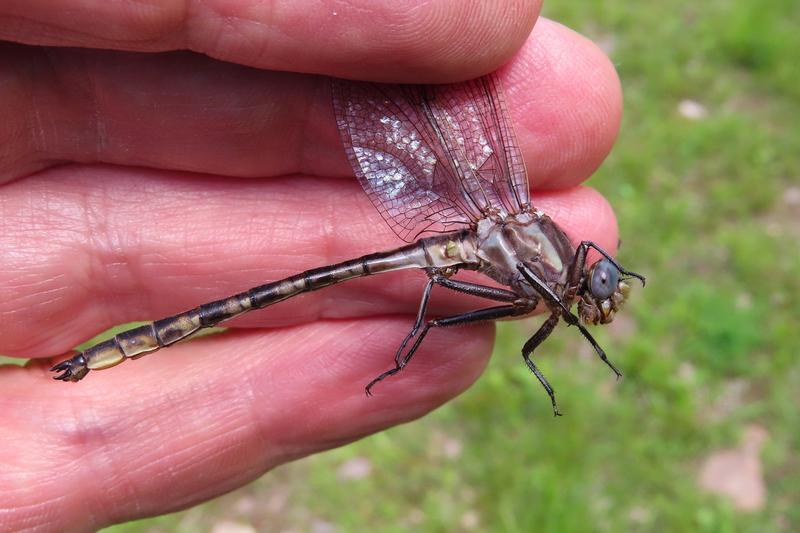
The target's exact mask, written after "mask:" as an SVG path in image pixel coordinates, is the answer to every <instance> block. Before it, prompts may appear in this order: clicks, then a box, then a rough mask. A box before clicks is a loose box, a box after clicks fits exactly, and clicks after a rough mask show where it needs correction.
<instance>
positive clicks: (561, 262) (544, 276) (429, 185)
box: [52, 74, 645, 415]
mask: <svg viewBox="0 0 800 533" xmlns="http://www.w3.org/2000/svg"><path fill="white" fill-rule="evenodd" d="M331 89H332V91H331V92H332V103H333V110H334V115H335V118H336V124H337V126H338V130H339V133H340V135H341V138H342V142H343V145H344V150H345V152H346V154H347V158H348V159H349V161H350V164H351V166H352V168H353V171H354V173H355V175H356V177H357V178H358V180H359V182H360V183H361V186H362V187H363V189H364V191H365V192H366V194H367V196H369V198H370V200H371V201H372V203H373V204H374V206H375V207H376V208H377V210H378V212H379V213H380V215H381V216H382V218H383V219H384V221H385V222H386V223H387V224H388V226H389V227H390V228H391V229H392V230H393V231H394V232H395V233H396V234H397V236H398V237H399V238H400V239H402V240H403V241H405V242H406V245H404V246H401V247H399V248H396V249H394V250H390V251H386V252H380V253H373V254H369V255H365V256H363V257H359V258H356V259H352V260H349V261H344V262H341V263H337V264H333V265H328V266H323V267H320V268H314V269H311V270H306V271H305V272H301V273H299V274H296V275H293V276H290V277H287V278H285V279H281V280H278V281H272V282H270V283H266V284H264V285H260V286H257V287H254V288H251V289H249V290H246V291H244V292H240V293H238V294H235V295H233V296H229V297H227V298H222V299H219V300H215V301H212V302H209V303H205V304H202V305H199V306H197V307H195V308H194V309H190V310H188V311H185V312H183V313H180V314H177V315H174V316H170V317H167V318H163V319H161V320H156V321H154V322H151V323H148V324H145V325H142V326H139V327H135V328H132V329H129V330H127V331H124V332H121V333H118V334H117V335H115V336H114V337H113V338H111V339H109V340H106V341H104V342H100V343H98V344H95V345H93V346H91V347H89V348H87V349H85V350H83V351H81V352H80V353H76V354H75V355H74V356H73V357H71V358H69V359H67V360H65V361H62V362H60V363H58V364H56V365H55V366H54V367H53V368H52V370H53V371H54V372H56V375H55V376H54V379H57V380H62V381H72V382H76V381H79V380H81V379H83V378H84V377H85V376H86V375H87V374H88V373H89V371H91V370H101V369H105V368H109V367H113V366H115V365H117V364H119V363H121V362H123V361H125V360H126V359H136V358H139V357H142V356H143V355H146V354H148V353H151V352H154V351H156V350H158V349H160V348H165V347H168V346H171V345H173V344H175V343H176V342H178V341H181V340H183V339H186V338H187V337H190V336H191V335H193V334H195V333H196V332H198V331H200V330H202V329H204V328H210V327H214V326H217V325H219V324H220V323H222V322H224V321H226V320H230V319H232V318H234V317H237V316H239V315H241V314H243V313H246V312H249V311H253V310H256V309H261V308H264V307H267V306H269V305H273V304H276V303H278V302H281V301H283V300H286V299H287V298H291V297H294V296H297V295H299V294H302V293H305V292H309V291H314V290H318V289H322V288H324V287H328V286H330V285H333V284H336V283H340V282H343V281H347V280H351V279H354V278H359V277H363V276H370V275H374V274H379V273H383V272H392V271H397V270H402V269H412V268H415V269H420V270H422V271H424V273H425V275H426V276H427V283H426V285H425V288H424V289H423V291H422V297H421V301H420V304H419V308H418V311H417V314H416V319H415V321H414V323H413V326H412V327H411V329H410V331H409V332H408V334H407V335H406V336H405V338H404V339H403V340H402V342H401V343H400V346H399V347H398V349H397V352H396V354H395V359H394V366H392V367H391V368H390V369H389V370H387V371H385V372H383V373H382V374H380V375H379V376H377V377H376V378H375V379H373V380H372V381H371V382H370V383H369V384H367V386H366V393H367V396H369V395H371V393H372V389H373V387H374V386H375V385H376V384H378V383H379V382H381V381H383V380H384V379H386V378H389V377H391V376H393V375H395V374H397V373H398V372H400V371H401V370H403V369H404V368H405V367H406V366H407V365H408V364H409V362H410V361H411V359H412V357H413V356H414V354H415V353H416V352H417V350H418V349H419V347H420V345H421V343H422V341H423V340H424V339H425V337H426V336H427V335H428V333H429V332H430V331H431V330H433V329H436V328H446V327H452V326H458V325H464V324H472V323H476V322H485V321H494V320H498V319H504V318H513V317H523V316H525V315H528V314H531V313H532V312H533V311H534V310H536V309H537V307H538V306H540V305H541V306H542V307H543V308H544V309H545V310H546V311H547V312H549V316H548V317H547V318H546V319H545V320H544V322H543V323H542V325H541V326H540V327H539V328H538V330H536V331H535V332H534V333H533V335H532V336H531V337H530V338H529V339H528V341H527V342H525V344H524V345H523V346H522V357H523V359H524V361H525V364H526V365H527V366H528V368H529V369H530V370H531V371H532V372H533V374H534V375H535V376H536V378H537V379H538V380H539V382H540V383H541V385H542V386H543V387H544V390H545V391H546V392H547V394H548V396H549V398H550V402H551V404H552V408H553V413H554V414H555V415H560V414H561V413H560V411H559V408H558V405H557V403H556V396H555V393H554V392H553V387H552V386H551V385H550V383H549V382H548V380H547V378H546V377H545V376H544V374H543V373H542V372H541V371H540V370H539V368H538V367H537V366H536V364H535V363H534V360H533V357H532V356H533V353H534V351H535V350H536V348H537V347H538V346H539V345H540V344H541V343H542V342H543V341H544V340H545V339H546V338H547V337H548V336H549V335H550V333H551V332H552V331H553V330H554V329H555V327H556V325H557V324H558V323H559V322H560V321H561V320H563V321H564V322H566V323H567V324H568V325H570V326H575V327H576V328H577V329H578V330H579V331H580V333H581V334H582V335H583V337H585V339H586V340H587V341H588V342H589V343H590V344H591V345H592V347H593V348H594V351H595V352H596V353H597V355H598V356H599V358H600V359H601V360H602V361H603V362H604V363H605V364H606V365H608V366H609V367H610V368H611V370H612V371H613V372H614V373H615V374H616V376H617V378H619V377H620V376H621V372H620V371H619V370H618V369H617V368H616V367H615V366H614V365H613V364H612V363H611V361H610V360H609V359H608V357H607V356H606V354H605V352H604V351H603V349H602V348H601V347H600V346H599V345H598V343H597V342H596V341H595V339H594V338H593V337H592V335H591V334H590V333H589V331H588V330H587V329H586V327H585V326H586V325H596V324H607V323H609V322H611V321H612V320H613V318H614V315H615V313H616V312H617V311H619V309H620V307H621V306H622V304H623V302H624V301H625V300H626V298H627V296H628V294H629V292H630V288H631V285H630V283H629V280H630V279H631V278H635V279H638V280H639V281H640V282H641V284H642V285H643V286H644V284H645V278H644V276H642V275H640V274H637V273H635V272H630V271H628V270H625V269H624V268H622V267H621V266H620V265H619V263H617V262H616V260H615V259H614V258H613V257H611V255H610V254H608V253H607V252H606V251H605V250H603V249H602V248H601V247H600V246H598V245H597V244H595V243H594V242H592V241H588V240H584V241H582V242H580V243H579V244H578V245H577V246H573V245H572V244H571V242H570V240H569V238H568V237H567V235H566V234H565V233H564V231H563V230H562V229H561V228H560V227H559V226H558V225H557V224H556V223H555V222H554V221H553V220H552V219H551V218H550V217H549V216H548V215H546V214H545V213H544V212H542V211H540V210H539V209H537V208H535V207H533V205H532V204H531V199H530V189H529V184H528V174H527V171H526V168H525V162H524V160H523V158H522V153H521V150H520V148H519V145H518V143H517V140H516V137H515V135H514V130H513V125H512V123H511V120H510V116H509V113H508V109H507V104H506V102H505V99H504V96H503V89H502V86H501V81H500V79H499V77H498V75H497V74H489V75H487V76H484V77H481V78H478V79H474V80H470V81H466V82H461V83H451V84H445V85H391V84H377V83H369V82H356V81H347V80H337V79H333V80H331ZM591 249H594V250H596V251H597V252H598V253H599V255H600V256H601V259H599V260H597V261H596V262H594V263H593V264H592V265H591V266H588V267H587V266H586V259H587V255H588V252H589V250H591ZM461 270H466V271H476V272H478V273H479V274H481V275H482V276H483V278H481V279H484V278H485V279H486V281H485V283H474V282H469V281H464V280H458V279H454V275H455V274H456V273H457V272H459V271H461ZM434 286H438V287H442V288H444V289H449V290H451V291H456V292H459V293H465V294H468V295H472V296H477V297H479V298H482V299H483V300H485V301H487V307H483V308H480V309H476V310H472V311H468V312H464V313H459V314H454V315H452V316H444V317H438V318H432V319H428V318H427V309H428V304H429V301H430V296H431V291H432V289H433V287H434ZM576 304H577V314H576V313H575V312H573V310H572V308H573V306H575V305H576Z"/></svg>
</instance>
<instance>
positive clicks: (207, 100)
mask: <svg viewBox="0 0 800 533" xmlns="http://www.w3.org/2000/svg"><path fill="white" fill-rule="evenodd" d="M12 51H13V53H6V54H0V62H2V61H5V62H6V64H5V65H2V66H3V67H4V68H3V69H2V70H0V72H9V73H14V74H11V80H9V81H8V82H7V83H3V84H0V122H4V123H5V124H7V125H8V126H7V127H6V128H2V129H0V136H1V135H5V136H4V137H3V138H0V145H2V146H4V147H5V149H4V151H2V152H0V180H2V179H4V178H5V179H6V180H8V179H11V178H15V177H18V176H21V175H26V174H28V173H31V172H33V171H35V170H37V169H41V168H44V167H46V166H49V165H52V164H53V163H54V162H70V161H77V162H94V161H101V162H108V163H115V164H120V165H136V166H150V167H155V168H166V169H173V170H187V171H198V172H204V173H214V174H219V175H230V176H276V175H283V174H292V173H304V174H313V175H322V176H331V175H339V176H351V175H352V171H351V169H350V167H349V165H348V163H347V161H346V158H345V156H344V151H343V150H342V146H341V141H340V139H339V135H338V133H337V131H336V128H335V123H334V119H333V111H332V107H331V103H330V92H329V90H328V87H327V83H326V82H325V80H323V79H321V78H316V77H309V76H299V75H295V74H287V73H275V72H264V71H258V70H254V69H248V68H245V67H239V66H235V65H231V64H227V63H221V62H216V61H211V60H209V59H207V58H203V57H200V56H197V55H193V54H186V53H182V54H162V55H148V56H143V55H131V54H120V53H109V52H93V51H81V50H47V49H31V48H24V47H15V48H14V50H12ZM502 75H503V77H504V79H505V86H506V93H507V99H508V104H509V105H508V107H509V110H510V112H511V115H512V121H513V123H514V125H515V129H516V131H517V133H518V136H519V141H520V143H521V146H522V149H523V155H524V156H525V160H526V162H527V165H528V171H529V174H530V177H531V181H532V183H533V185H534V187H535V188H542V187H550V188H553V187H564V186H571V185H575V184H578V183H580V182H581V181H583V180H584V179H585V178H586V177H587V176H588V175H589V174H590V173H591V172H592V171H593V170H594V169H595V168H596V166H597V165H598V164H599V163H600V161H602V160H603V158H604V157H605V156H606V154H607V153H608V150H609V149H610V147H611V144H612V143H613V140H614V138H615V136H616V132H617V129H618V125H619V118H620V89H619V84H618V80H617V77H616V74H615V73H614V70H613V67H612V66H611V65H610V63H609V61H608V59H606V58H605V56H604V55H603V54H602V52H600V51H599V50H598V49H597V48H596V47H595V46H594V45H593V44H592V43H590V42H589V41H587V40H585V39H584V38H582V37H580V36H579V35H577V34H575V33H573V32H571V31H570V30H568V29H566V28H564V27H563V26H560V25H557V24H554V23H552V22H549V21H546V20H540V21H539V23H538V24H537V26H536V29H535V30H534V33H533V35H532V36H531V38H530V39H529V40H528V42H527V43H526V44H525V46H524V47H523V49H522V50H521V51H520V53H519V54H518V55H517V56H516V58H515V59H514V61H512V62H511V63H510V64H509V66H507V67H506V68H505V69H504V71H503V73H502Z"/></svg>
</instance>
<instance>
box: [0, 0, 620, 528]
mask: <svg viewBox="0 0 800 533" xmlns="http://www.w3.org/2000/svg"><path fill="white" fill-rule="evenodd" d="M245 4H246V3H245ZM252 4H253V6H254V7H252V8H248V7H247V6H243V3H241V2H240V3H235V4H229V3H224V2H205V3H200V4H198V5H194V4H192V3H185V2H176V3H174V4H173V3H169V2H163V3H159V4H154V5H158V7H157V8H156V7H153V8H152V9H151V10H146V9H145V8H143V7H142V4H126V6H127V5H130V6H131V7H130V8H129V9H131V10H133V9H136V10H137V11H135V12H134V11H125V10H122V9H120V8H119V7H117V6H115V7H114V8H108V7H105V6H106V5H107V4H106V3H103V2H97V3H91V2H90V3H88V4H87V3H86V2H82V3H77V2H76V3H75V6H70V7H71V10H70V11H69V16H67V15H66V14H65V13H66V11H59V10H57V9H54V8H53V7H52V6H44V5H43V4H41V3H39V4H34V3H30V2H28V3H21V4H16V3H12V4H11V5H6V6H0V37H2V38H4V39H7V40H9V41H16V42H18V43H27V44H37V45H52V46H61V45H70V46H80V47H85V48H90V49H64V48H55V47H48V48H38V47H32V46H22V45H19V44H10V43H7V44H4V45H2V46H0V50H2V52H1V53H0V57H1V58H2V60H3V62H4V66H5V68H4V69H3V83H2V84H0V114H1V115H2V120H0V124H3V125H4V127H2V128H0V133H2V135H3V138H2V141H0V142H1V144H0V145H2V146H3V150H2V152H1V153H0V180H2V181H3V182H4V183H5V185H3V186H2V187H3V190H2V194H0V224H2V228H1V229H2V231H0V239H1V240H0V250H2V254H0V324H2V327H0V353H5V354H8V355H14V356H20V357H33V358H37V357H38V358H48V360H41V359H40V360H38V361H37V360H35V361H33V362H32V363H31V364H29V365H27V367H25V368H20V367H13V366H6V367H3V368H2V369H0V410H1V411H2V413H3V423H2V433H0V435H1V436H0V449H2V450H3V453H2V456H3V464H2V468H0V492H2V493H3V498H2V501H0V516H2V517H3V518H2V524H3V526H4V528H8V529H10V530H17V529H21V528H23V527H39V528H42V529H54V530H62V529H68V530H76V529H87V530H92V529H96V528H98V527H101V526H103V525H107V524H110V523H114V522H120V521H124V520H129V519H133V518H137V517H142V516H149V515H155V514H161V513H166V512H169V511H174V510H177V509H180V508H184V507H187V506H189V505H192V504H194V503H197V502H200V501H203V500H205V499H208V498H211V497H214V496H216V495H218V494H221V493H223V492H226V491H229V490H231V489H233V488H236V487H238V486H240V485H242V484H244V483H247V482H248V481H250V480H252V479H253V478H255V477H258V476H259V475H261V474H262V473H264V472H265V471H267V470H269V469H270V468H272V467H274V466H276V465H278V464H280V463H283V462H286V461H289V460H292V459H295V458H298V457H302V456H304V455H307V454H310V453H314V452H316V451H320V450H324V449H328V448H331V447H334V446H338V445H341V444H343V443H346V442H350V441H353V440H355V439H358V438H360V437H362V436H364V435H367V434H370V433H372V432H375V431H379V430H381V429H384V428H386V427H389V426H391V425H394V424H397V423H400V422H403V421H407V420H411V419H413V418H416V417H419V416H421V415H423V414H425V413H427V412H428V411H430V410H431V409H433V408H434V407H436V406H438V405H440V404H441V403H443V402H445V401H447V400H448V399H450V398H452V397H453V396H455V395H457V394H458V393H459V392H461V391H463V390H464V389H465V388H466V387H468V386H469V384H471V383H472V381H474V380H475V379H476V378H477V376H478V374H479V373H480V372H481V370H482V369H483V367H484V365H485V363H486V359H487V357H488V355H489V353H490V350H491V341H492V331H493V330H492V326H491V325H484V326H475V327H470V328H460V329H455V330H440V331H436V332H435V333H432V334H431V335H429V337H428V338H427V339H426V342H425V343H424V344H423V345H422V348H421V349H420V352H419V354H418V355H417V356H416V358H415V359H414V362H413V364H412V365H411V366H410V367H409V368H408V369H407V370H406V371H404V372H403V373H402V374H401V375H400V376H398V377H397V378H395V379H391V380H387V381H386V382H383V383H381V384H380V385H378V387H377V388H376V389H375V396H374V397H373V398H371V399H367V398H365V397H364V390H363V386H364V384H366V383H367V382H369V381H370V380H371V379H372V378H373V377H375V376H376V375H377V374H379V373H380V372H382V371H383V370H386V369H387V368H388V367H389V366H391V364H392V361H393V357H394V352H395V350H396V348H397V346H398V344H399V342H400V340H401V339H402V338H403V337H404V336H405V334H406V333H407V332H408V330H409V328H410V326H411V323H412V320H413V314H414V313H415V311H416V308H417V305H418V301H419V296H420V291H421V288H422V285H423V283H424V276H422V275H420V273H419V272H410V273H397V274H384V275H381V276H379V277H375V278H366V279H362V280H356V281H352V282H348V283H346V284H343V285H339V286H336V287H332V288H329V289H325V290H324V291H320V292H315V293H311V294H307V295H303V296H301V297H298V298H294V299H291V300H289V301H286V302H284V303H281V304H280V305H277V306H274V307H271V308H268V309H266V310H263V311H259V312H256V313H251V314H250V315H247V316H245V317H242V318H241V319H238V320H235V321H233V322H231V323H229V324H226V326H228V327H230V328H231V330H229V331H228V332H226V333H225V334H222V335H215V336H210V337H205V338H200V339H196V340H194V341H192V342H188V343H183V344H180V345H176V346H174V347H171V348H169V350H168V351H165V352H161V353H158V354H155V355H153V356H151V357H145V358H144V359H142V360H140V361H136V362H127V363H125V364H123V365H121V366H119V367H118V368H115V369H113V370H109V371H108V372H96V373H92V374H90V376H89V377H88V378H87V379H85V380H84V381H82V382H81V383H80V384H77V385H65V384H62V383H60V382H55V381H52V380H51V379H50V377H51V375H50V373H49V372H48V371H47V369H48V368H49V365H50V364H51V363H52V361H53V360H60V358H57V359H50V358H53V357H54V356H56V355H57V354H61V353H63V352H65V351H67V350H68V349H70V348H71V347H72V346H74V345H75V344H77V343H79V342H82V341H84V340H86V339H87V338H89V337H91V336H92V335H94V334H96V333H98V332H99V331H102V330H104V329H106V328H108V327H110V326H112V325H115V324H119V323H124V322H128V321H131V320H142V319H152V318H160V317H163V316H166V315H169V314H174V313H176V312H179V311H182V310H184V309H187V308H190V307H193V306H195V305H197V304H199V303H202V302H205V301H208V300H212V299H215V298H219V297H222V296H226V295H229V294H232V293H235V292H238V291H241V290H243V289H246V288H248V287H250V286H253V285H257V284H259V283H263V282H266V281H269V280H274V279H278V278H281V277H284V276H286V275H290V274H293V273H296V272H299V271H301V270H303V269H306V268H311V267H315V266H321V265H325V264H330V263H332V262H336V261H340V260H343V259H348V258H352V257H356V256H358V255H362V254H364V253H370V252H374V251H379V250H385V249H390V248H393V247H396V246H398V245H399V244H401V243H400V242H398V240H397V238H396V237H395V236H394V235H393V234H392V233H391V231H390V230H389V229H388V228H386V227H384V224H383V223H382V221H381V219H380V216H379V215H378V214H377V212H375V211H374V209H373V208H372V206H371V205H370V202H369V200H368V198H367V197H366V195H365V194H364V193H363V192H362V191H361V189H360V187H359V186H358V184H357V183H356V180H354V179H352V178H350V177H349V176H350V175H351V171H350V169H349V166H348V164H347V161H346V158H345V155H344V152H343V150H342V147H341V143H340V141H339V138H338V134H337V132H336V128H335V125H334V121H333V113H332V110H331V106H330V96H329V94H327V92H326V88H327V85H326V83H325V82H324V80H322V79H321V78H318V77H315V76H309V75H301V74H292V73H285V72H275V71H269V70H256V69H254V68H248V67H243V66H237V65H234V64H232V63H240V64H246V65H250V66H253V67H259V68H261V69H274V70H283V71H287V70H291V71H295V72H310V73H321V74H331V75H337V76H345V77H354V78H369V79H374V80H380V81H409V82H411V81H415V82H437V81H452V80H455V79H465V78H470V77H474V76H477V75H480V74H482V73H485V72H487V71H490V70H492V69H493V68H495V67H498V66H499V65H500V64H502V63H503V62H505V61H506V60H507V59H508V58H509V57H511V56H512V55H513V54H514V53H515V51H516V49H517V48H518V47H519V46H522V48H521V50H520V51H519V52H518V54H517V55H516V56H515V57H514V58H513V60H512V61H511V63H509V64H508V65H507V66H506V67H504V68H503V70H502V71H501V77H502V78H503V80H504V83H505V89H506V91H505V92H506V97H507V100H508V104H509V108H510V112H511V116H512V120H513V122H514V124H515V128H516V131H517V134H518V136H519V141H520V144H521V148H522V151H523V154H524V155H525V158H526V162H527V165H528V171H529V174H530V180H531V183H532V185H533V186H534V188H535V189H536V191H535V193H534V196H533V198H534V202H535V204H536V206H537V207H539V208H541V209H543V210H544V211H545V212H547V213H549V214H550V215H551V216H552V217H553V218H554V219H555V220H556V221H557V222H558V223H559V224H560V225H561V226H562V227H563V228H564V229H565V230H566V231H567V233H568V234H569V235H570V236H571V237H572V238H573V240H574V241H576V242H577V241H579V240H581V239H592V240H594V241H596V242H598V243H600V244H601V245H602V246H604V247H605V248H606V249H607V250H613V249H614V245H615V244H616V242H617V236H616V225H615V221H614V217H613V214H612V212H611V209H610V207H609V206H608V205H607V204H606V203H605V202H604V200H603V199H602V198H601V197H600V196H599V195H598V194H597V193H595V192H593V191H592V190H591V189H586V188H576V185H577V184H579V183H580V182H581V181H583V180H584V179H586V178H587V177H588V176H589V175H590V174H591V172H592V171H593V170H594V169H595V168H596V167H597V165H598V164H599V163H600V162H601V161H602V159H603V158H604V157H605V155H606V153H607V152H608V150H609V149H610V147H611V145H612V143H613V140H614V137H615V134H616V131H617V127H618V124H619V115H620V105H621V104H620V93H619V85H618V82H617V79H616V75H615V73H614V70H613V68H612V67H611V65H610V63H609V62H608V61H607V59H606V58H605V57H604V56H603V54H602V53H601V52H600V51H599V50H597V48H595V47H594V46H593V45H592V44H591V43H589V42H588V41H586V40H585V39H583V38H581V37H579V36H578V35H576V34H574V33H572V32H570V31H569V30H567V29H565V28H564V27H562V26H559V25H557V24H554V23H551V22H548V21H546V20H540V21H539V22H538V23H537V26H536V29H535V31H534V32H533V34H532V36H531V37H530V38H527V40H525V39H526V35H527V33H528V31H529V30H530V26H531V24H532V23H533V21H534V19H535V17H536V14H537V12H538V5H536V4H535V3H533V2H527V1H517V2H506V3H505V5H503V6H502V7H500V6H499V5H493V4H492V5H489V4H481V7H473V6H472V5H471V4H469V3H463V2H430V3H425V4H423V5H422V6H420V7H418V8H416V9H411V8H409V7H407V6H403V5H402V4H403V3H402V2H386V3H385V4H384V3H380V2H374V1H371V2H363V3H362V5H361V6H359V7H358V8H357V9H356V7H354V6H352V5H347V6H342V7H341V8H336V13H335V14H334V12H333V11H329V12H326V13H320V12H318V11H315V10H313V9H312V8H311V7H308V6H306V5H305V3H304V2H286V3H285V4H286V5H281V6H280V9H273V11H271V12H267V13H260V12H258V11H257V10H256V9H257V7H255V6H262V5H265V4H263V3H260V2H254V3H252ZM498 4H499V3H498ZM173 5H174V6H176V7H175V8H174V9H171V6H173ZM269 5H271V6H273V8H274V6H276V5H278V4H274V3H271V4H269ZM40 6H42V7H40ZM79 6H85V7H79ZM177 6H180V7H184V6H194V7H193V10H186V11H178V9H179V7H177ZM62 9H63V8H62ZM82 9H83V10H85V11H82ZM212 9H215V11H212ZM248 9H249V11H248ZM203 10H205V11H203ZM523 41H524V42H523ZM487 43H488V44H487ZM184 48H189V49H192V50H195V51H197V52H201V53H205V54H208V55H210V56H213V57H216V58H219V59H223V60H225V61H230V62H231V63H223V62H220V61H215V60H211V59H208V58H206V57H203V56H201V55H197V54H190V53H187V52H173V53H168V54H158V55H143V54H130V53H125V52H110V51H107V50H105V51H104V50H97V49H120V50H129V51H161V50H173V49H184ZM98 163H100V164H98ZM198 173H202V174H198ZM241 178H260V179H241ZM471 303H472V305H471ZM471 307H474V302H470V300H469V299H467V298H465V297H459V296H458V295H455V294H448V293H447V292H445V291H438V292H437V291H434V294H433V297H432V305H431V314H433V315H438V314H442V313H451V312H453V311H456V310H466V309H468V308H471ZM267 328H268V329H267ZM531 386H536V385H535V382H534V381H532V383H531ZM166 495H168V496H166Z"/></svg>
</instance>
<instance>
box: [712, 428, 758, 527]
mask: <svg viewBox="0 0 800 533" xmlns="http://www.w3.org/2000/svg"><path fill="white" fill-rule="evenodd" d="M768 436H769V434H768V433H767V430H766V429H764V428H763V427H761V426H756V425H751V426H748V427H747V428H745V431H744V438H743V439H742V443H741V445H740V446H739V447H738V448H734V449H727V450H720V451H717V452H714V453H712V454H711V455H710V456H708V457H707V458H706V459H705V461H704V462H703V464H702V466H701V468H700V475H699V476H698V484H699V485H700V487H702V488H703V489H705V490H707V491H708V492H711V493H714V494H717V495H719V496H722V497H725V498H727V499H729V500H730V501H731V503H732V504H733V505H734V507H736V508H737V509H740V510H742V511H758V510H760V509H762V508H763V507H764V504H765V502H766V499H767V488H766V485H765V483H764V474H763V472H762V468H761V458H760V453H761V447H762V446H763V445H764V442H765V441H766V440H767V438H768Z"/></svg>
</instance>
